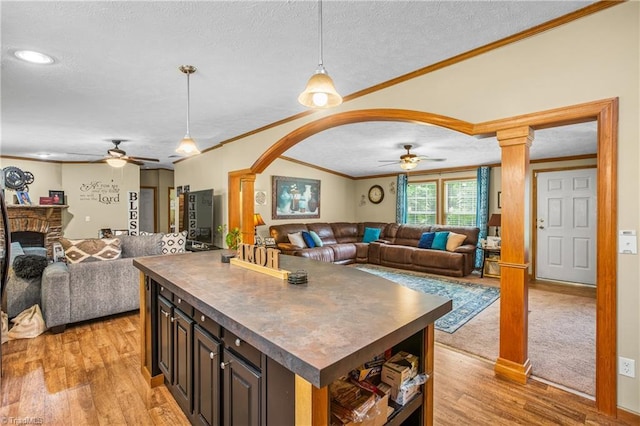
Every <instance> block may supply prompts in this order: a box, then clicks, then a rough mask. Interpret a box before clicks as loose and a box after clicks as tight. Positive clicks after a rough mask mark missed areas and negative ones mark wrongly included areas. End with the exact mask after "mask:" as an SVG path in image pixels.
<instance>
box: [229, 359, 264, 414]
mask: <svg viewBox="0 0 640 426" xmlns="http://www.w3.org/2000/svg"><path fill="white" fill-rule="evenodd" d="M221 367H224V391H223V394H224V413H225V416H224V426H232V425H246V426H258V425H260V424H261V423H262V422H261V420H260V419H261V407H262V395H261V394H262V374H261V373H260V372H259V371H258V370H256V369H255V368H253V367H251V366H250V365H249V364H248V363H246V362H245V361H243V360H242V358H240V357H238V356H236V355H234V354H233V353H232V352H231V351H229V350H228V349H225V350H224V358H223V363H222V364H221Z"/></svg>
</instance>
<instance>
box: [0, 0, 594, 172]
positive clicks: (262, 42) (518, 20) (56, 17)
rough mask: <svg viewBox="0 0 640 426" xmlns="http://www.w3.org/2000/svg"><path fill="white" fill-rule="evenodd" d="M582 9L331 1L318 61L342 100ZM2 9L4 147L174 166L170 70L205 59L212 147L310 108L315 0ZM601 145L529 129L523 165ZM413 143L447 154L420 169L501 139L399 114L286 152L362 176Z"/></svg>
mask: <svg viewBox="0 0 640 426" xmlns="http://www.w3.org/2000/svg"><path fill="white" fill-rule="evenodd" d="M590 3H593V2H592V1H541V2H540V1H511V2H492V1H471V2H462V1H444V2H441V1H412V2H405V1H327V0H326V1H325V2H324V7H323V13H324V20H323V22H324V63H325V65H326V67H327V70H328V71H329V73H330V74H331V76H332V77H333V79H334V81H335V83H336V87H337V89H338V90H339V91H340V93H341V94H342V95H343V96H345V95H348V94H351V93H354V92H357V91H360V90H362V89H365V88H368V87H371V86H374V85H376V84H379V83H381V82H384V81H387V80H390V79H392V78H395V77H398V76H401V75H403V74H406V73H408V72H411V71H414V70H416V69H419V68H422V67H425V66H428V65H430V64H433V63H436V62H439V61H441V60H444V59H447V58H450V57H452V56H455V55H457V54H460V53H462V52H466V51H469V50H471V49H474V48H476V47H479V46H483V45H486V44H488V43H491V42H493V41H496V40H498V39H501V38H504V37H507V36H509V35H511V34H514V33H517V32H520V31H523V30H525V29H527V28H530V27H533V26H535V25H538V24H540V23H543V22H546V21H549V20H551V19H553V18H556V17H558V16H561V15H564V14H567V13H569V12H572V11H574V10H577V9H580V8H582V7H585V6H587V5H588V4H590ZM1 8H2V9H1V12H2V22H1V24H2V28H1V31H2V39H1V40H2V69H1V71H2V139H1V142H0V143H1V145H0V153H1V154H2V155H11V156H21V157H32V158H36V157H35V154H38V153H48V154H51V156H50V157H48V158H49V159H51V160H62V161H86V160H95V159H99V158H100V157H101V156H102V155H104V154H105V153H106V151H107V149H108V148H109V147H110V143H109V142H107V140H109V139H118V138H121V139H128V140H129V141H128V142H126V143H124V144H122V145H121V148H123V149H124V150H126V151H127V152H128V154H130V155H133V156H141V157H155V158H159V159H160V160H161V162H160V165H162V166H164V167H169V168H171V167H172V162H173V161H175V160H176V158H175V157H174V155H175V153H174V149H175V148H176V146H177V144H178V141H179V140H180V139H181V138H182V136H183V135H184V133H185V130H186V79H185V76H184V74H182V73H180V72H179V71H178V66H180V65H182V64H191V65H195V66H196V67H197V68H198V72H197V73H196V74H194V75H193V76H192V78H191V135H192V136H193V138H194V139H195V140H196V141H197V143H198V146H199V147H200V149H206V148H209V147H212V146H215V145H217V144H218V143H220V142H221V141H224V140H226V139H229V138H232V137H235V136H237V135H240V134H243V133H245V132H248V131H251V130H254V129H256V128H259V127H262V126H265V125H268V124H270V123H273V122H276V121H278V120H281V119H284V118H286V117H289V116H292V115H295V114H297V113H299V112H302V111H304V110H305V108H304V107H302V106H301V105H299V104H298V103H297V100H296V99H297V96H298V94H299V92H300V91H301V90H302V89H303V88H304V85H305V83H306V80H307V79H308V77H309V76H310V75H311V73H312V72H313V70H314V69H315V67H316V65H317V59H318V58H317V57H318V51H317V47H318V40H317V36H318V33H317V2H313V1H268V2H256V1H233V2H227V1H216V2H208V1H197V2H164V1H156V2H130V1H121V2H90V1H87V2H57V1H50V2H40V1H34V2H28V1H15V2H12V1H2V3H1ZM17 49H32V50H37V51H41V52H43V53H47V54H49V55H51V56H53V57H54V58H55V60H56V62H55V63H54V64H53V65H49V66H37V65H32V64H28V63H25V62H22V61H20V60H18V59H17V58H15V57H14V56H13V52H14V51H15V50H17ZM545 136H549V137H550V138H549V140H554V141H555V142H556V143H553V142H549V143H545V142H544V140H545ZM595 138H596V137H595V127H594V126H593V125H589V124H587V125H580V126H570V127H569V128H566V129H552V130H545V131H544V132H536V143H535V144H534V146H533V148H532V158H536V157H537V158H542V157H555V156H560V155H567V154H583V153H593V152H595V150H596V148H595ZM558 140H561V141H566V142H564V143H557V142H558ZM407 143H409V144H413V145H414V148H415V153H417V154H422V155H429V156H437V157H446V158H448V161H447V162H445V163H426V162H422V163H421V165H420V167H419V168H418V170H420V168H425V167H434V165H437V167H439V168H441V167H455V166H460V165H467V164H479V163H486V162H498V161H499V152H498V149H497V145H496V142H495V140H494V139H476V138H469V137H466V136H464V135H460V134H458V133H455V132H451V131H448V130H444V129H441V128H438V127H434V126H417V125H410V124H401V123H368V124H357V125H349V126H343V127H340V128H334V129H331V130H328V131H325V132H322V133H320V134H318V135H316V136H314V137H312V138H309V139H308V140H306V141H303V142H302V143H300V144H299V145H297V146H296V147H294V148H292V149H291V150H290V151H288V152H287V153H286V154H285V155H286V156H288V157H292V158H295V159H297V160H300V161H304V162H307V163H311V164H317V165H319V166H321V167H324V168H327V169H331V170H335V171H338V172H341V173H344V174H347V175H350V176H364V175H370V174H379V173H390V172H393V171H394V170H393V166H384V167H380V164H381V163H379V162H378V160H388V159H394V158H397V157H399V156H400V155H401V154H402V153H403V152H404V150H403V149H402V145H404V144H407ZM458 149H465V150H466V152H469V153H472V155H469V156H468V157H469V158H468V159H467V161H466V164H463V163H465V161H463V160H461V159H460V158H455V159H454V157H460V156H454V155H452V151H453V152H455V151H456V150H458ZM259 154H260V153H258V152H256V153H255V157H256V158H257V157H258V156H259ZM356 157H357V158H358V160H359V161H358V162H357V163H358V164H354V163H355V162H354V161H353V158H356Z"/></svg>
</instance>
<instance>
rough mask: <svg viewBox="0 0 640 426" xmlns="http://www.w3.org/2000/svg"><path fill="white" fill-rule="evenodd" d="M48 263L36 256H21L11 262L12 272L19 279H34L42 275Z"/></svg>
mask: <svg viewBox="0 0 640 426" xmlns="http://www.w3.org/2000/svg"><path fill="white" fill-rule="evenodd" d="M48 264H49V261H48V260H47V258H46V257H42V256H38V255H37V254H22V255H18V256H16V258H15V259H14V260H13V270H14V271H15V273H16V275H17V276H18V277H20V278H26V279H29V278H36V277H39V276H40V275H42V271H44V268H46V267H47V265H48Z"/></svg>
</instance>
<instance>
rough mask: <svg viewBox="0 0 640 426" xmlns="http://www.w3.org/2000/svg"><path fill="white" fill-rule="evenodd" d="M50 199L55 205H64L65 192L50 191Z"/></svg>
mask: <svg viewBox="0 0 640 426" xmlns="http://www.w3.org/2000/svg"><path fill="white" fill-rule="evenodd" d="M49 197H51V199H52V200H53V204H57V205H60V206H62V205H64V191H54V190H51V189H50V190H49Z"/></svg>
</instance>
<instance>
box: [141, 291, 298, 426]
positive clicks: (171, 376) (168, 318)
mask: <svg viewBox="0 0 640 426" xmlns="http://www.w3.org/2000/svg"><path fill="white" fill-rule="evenodd" d="M152 284H153V285H156V286H157V287H156V288H155V291H156V293H157V299H156V309H155V312H156V315H155V316H156V322H157V327H156V328H155V330H156V334H155V341H156V345H155V347H156V348H157V355H156V356H157V366H158V368H159V370H160V372H161V373H162V374H163V375H164V378H165V384H166V385H167V387H168V388H169V390H170V391H171V394H172V395H173V397H174V398H175V400H176V402H177V403H178V405H180V407H181V408H182V410H183V411H184V413H185V414H186V415H187V417H188V418H189V419H190V421H191V422H192V423H194V424H200V425H205V426H214V425H225V426H231V425H243V426H244V425H246V426H251V425H256V426H257V425H261V424H263V423H264V420H263V419H265V418H266V410H267V398H266V386H265V382H264V380H263V377H264V375H265V372H264V371H263V365H264V366H265V369H266V366H267V365H268V364H267V357H266V356H265V355H263V354H262V353H260V351H258V350H257V349H256V348H255V347H253V346H251V345H249V344H247V343H246V342H244V341H243V340H241V339H240V338H239V337H237V336H236V335H235V334H233V333H231V332H230V331H228V330H225V329H223V328H222V327H220V325H218V324H217V323H215V322H214V321H213V320H211V319H210V318H209V317H207V316H205V315H204V314H202V313H201V312H200V311H198V310H197V309H194V308H193V307H191V306H190V305H189V304H187V303H185V302H184V301H183V300H181V299H180V298H178V297H177V296H174V295H173V294H171V293H170V292H168V291H167V290H166V289H165V288H164V287H160V286H158V285H157V284H155V283H152ZM185 311H186V312H185ZM273 370H274V379H273V380H274V384H277V386H276V387H277V388H278V389H275V391H280V392H281V393H284V394H285V395H286V394H289V395H293V386H294V385H293V383H294V379H293V374H292V373H291V372H289V371H287V370H285V369H276V368H275V367H274V369H273ZM274 401H275V400H274ZM278 411H279V412H278V413H276V412H275V411H274V413H273V415H274V416H276V418H287V419H289V418H291V419H292V418H293V402H291V403H290V404H284V405H283V404H282V403H279V406H278ZM283 416H284V417H283Z"/></svg>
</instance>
